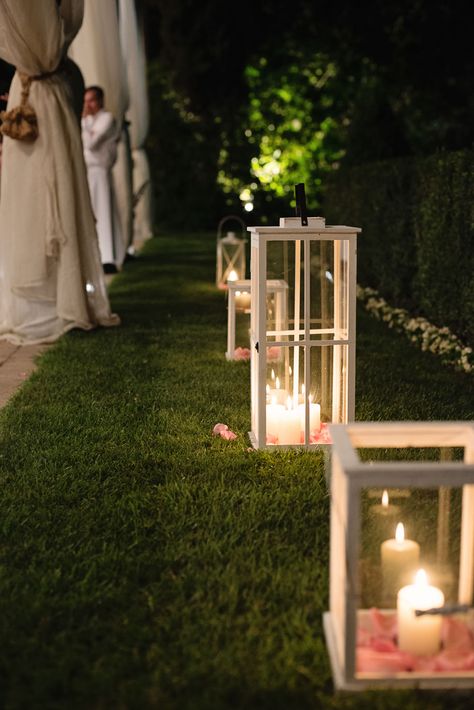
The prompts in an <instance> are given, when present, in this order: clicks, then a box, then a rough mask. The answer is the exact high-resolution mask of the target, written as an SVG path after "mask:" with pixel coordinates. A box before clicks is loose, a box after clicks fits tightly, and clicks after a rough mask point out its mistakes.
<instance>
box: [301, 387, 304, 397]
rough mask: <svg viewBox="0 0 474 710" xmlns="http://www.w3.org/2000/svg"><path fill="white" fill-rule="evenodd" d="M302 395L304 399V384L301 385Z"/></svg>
mask: <svg viewBox="0 0 474 710" xmlns="http://www.w3.org/2000/svg"><path fill="white" fill-rule="evenodd" d="M301 394H302V395H303V397H304V384H303V385H301Z"/></svg>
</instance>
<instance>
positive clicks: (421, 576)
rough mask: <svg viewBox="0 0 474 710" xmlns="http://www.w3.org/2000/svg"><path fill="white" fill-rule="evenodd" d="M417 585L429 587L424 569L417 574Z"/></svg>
mask: <svg viewBox="0 0 474 710" xmlns="http://www.w3.org/2000/svg"><path fill="white" fill-rule="evenodd" d="M415 584H416V585H417V586H418V587H427V586H428V577H427V575H426V572H425V570H424V569H419V570H418V572H417V573H416V574H415Z"/></svg>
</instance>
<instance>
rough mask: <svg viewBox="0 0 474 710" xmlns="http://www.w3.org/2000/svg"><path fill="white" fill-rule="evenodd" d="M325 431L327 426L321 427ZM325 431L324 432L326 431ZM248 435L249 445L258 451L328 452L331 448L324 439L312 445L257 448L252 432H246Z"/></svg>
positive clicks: (330, 444)
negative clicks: (300, 450)
mask: <svg viewBox="0 0 474 710" xmlns="http://www.w3.org/2000/svg"><path fill="white" fill-rule="evenodd" d="M323 426H325V427H326V429H327V424H326V425H323ZM326 429H325V431H326ZM247 433H248V435H249V439H250V443H251V444H252V446H253V448H254V449H258V450H260V451H262V450H264V449H266V450H267V451H287V450H289V449H306V450H308V451H311V450H314V449H321V450H323V451H324V450H325V449H327V450H329V448H330V447H331V446H332V441H330V440H329V439H325V440H322V441H315V442H313V443H312V444H303V443H301V444H265V446H259V445H258V440H257V437H256V436H255V434H254V433H253V431H249V432H247Z"/></svg>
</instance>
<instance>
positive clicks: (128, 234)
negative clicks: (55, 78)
mask: <svg viewBox="0 0 474 710" xmlns="http://www.w3.org/2000/svg"><path fill="white" fill-rule="evenodd" d="M69 56H70V57H71V58H72V59H73V60H74V61H75V62H76V63H77V64H78V65H79V67H80V69H81V71H82V74H83V76H84V81H85V83H86V86H91V85H98V86H101V87H102V88H103V89H104V92H105V108H106V109H107V110H108V111H110V112H111V113H112V114H113V115H114V118H115V120H116V123H117V126H118V129H119V131H120V136H121V138H120V141H119V144H118V150H117V160H116V162H115V165H114V167H113V179H114V187H115V194H116V198H117V204H118V210H119V216H120V222H121V228H122V229H121V231H122V237H123V240H124V243H123V245H122V249H121V255H118V261H119V262H120V261H122V260H123V257H124V256H125V252H126V249H127V247H128V246H129V244H130V242H131V241H132V234H133V204H132V203H133V188H132V158H131V150H130V142H129V138H128V134H127V128H126V126H125V125H124V119H125V112H126V110H127V106H128V102H129V96H128V84H127V75H126V70H125V66H124V61H123V55H122V47H121V44H120V33H119V20H118V12H117V2H116V0H84V20H83V23H82V27H81V29H80V31H79V32H78V34H77V36H76V38H75V40H74V42H73V43H72V45H71V47H70V49H69Z"/></svg>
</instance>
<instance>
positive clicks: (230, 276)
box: [227, 269, 239, 281]
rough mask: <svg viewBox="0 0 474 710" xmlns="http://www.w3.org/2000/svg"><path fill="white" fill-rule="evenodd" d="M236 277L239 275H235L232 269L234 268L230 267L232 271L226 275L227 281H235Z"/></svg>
mask: <svg viewBox="0 0 474 710" xmlns="http://www.w3.org/2000/svg"><path fill="white" fill-rule="evenodd" d="M238 278H239V277H238V276H237V272H236V271H234V269H232V271H231V272H230V274H229V275H228V277H227V281H237V279H238Z"/></svg>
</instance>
